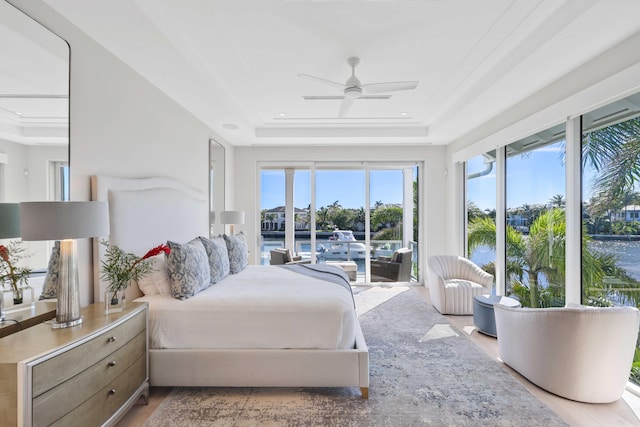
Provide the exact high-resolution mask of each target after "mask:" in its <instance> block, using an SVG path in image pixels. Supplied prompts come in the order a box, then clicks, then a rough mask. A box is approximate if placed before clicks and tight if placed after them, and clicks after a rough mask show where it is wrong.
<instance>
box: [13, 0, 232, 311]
mask: <svg viewBox="0 0 640 427" xmlns="http://www.w3.org/2000/svg"><path fill="white" fill-rule="evenodd" d="M10 3H11V4H13V5H15V6H16V7H18V8H19V9H21V10H22V11H24V12H26V13H27V14H29V15H30V16H31V17H33V18H34V19H36V20H37V21H39V22H40V23H42V24H44V25H45V26H47V27H48V28H50V29H51V30H52V31H53V32H55V33H56V34H58V35H59V36H60V37H62V38H63V39H65V40H66V41H67V42H68V43H69V45H70V47H71V85H70V91H71V94H70V119H69V123H70V167H71V190H70V191H71V199H72V200H89V199H90V176H91V175H95V174H104V175H111V176H118V177H147V176H160V177H168V178H174V179H177V180H180V181H182V182H183V183H185V184H187V185H189V186H190V187H192V188H193V189H195V190H198V191H203V192H208V191H209V180H208V173H209V161H208V156H209V139H210V138H214V139H216V141H218V142H220V143H221V144H223V145H225V146H226V151H227V155H228V156H229V157H230V158H232V157H233V152H232V148H231V147H229V145H228V144H227V143H226V142H225V141H224V140H223V139H222V138H221V137H219V135H217V134H216V133H215V132H214V131H213V130H211V129H210V128H208V127H207V126H205V125H204V124H203V123H202V122H200V121H199V120H197V119H196V118H195V117H193V115H191V114H190V113H188V112H187V111H186V110H184V109H183V108H182V107H181V106H179V105H178V104H177V103H176V102H174V101H173V100H171V99H170V98H169V97H167V96H166V95H165V94H164V93H163V92H161V91H159V90H158V89H157V88H156V87H155V86H153V85H151V84H150V83H149V82H148V81H146V80H145V79H143V78H142V77H141V76H140V75H138V74H137V73H135V72H134V71H133V70H132V69H131V68H129V67H128V66H127V65H125V64H124V63H122V62H121V61H120V60H118V59H117V58H116V57H114V56H113V55H112V54H111V53H109V52H108V51H106V50H105V49H104V48H103V47H102V46H100V45H98V44H97V43H96V42H94V41H93V40H92V39H90V38H89V37H87V36H86V35H85V34H84V33H83V32H81V31H80V30H79V29H78V28H76V27H75V26H74V25H72V24H71V23H70V22H68V21H67V20H66V19H65V18H63V17H61V16H60V15H59V14H57V13H56V12H55V11H53V10H52V9H51V8H50V7H48V6H47V5H46V4H44V3H43V2H42V1H41V0H11V1H10ZM203 215H208V212H203ZM78 255H79V258H80V259H79V269H80V271H79V274H80V282H81V283H82V288H81V304H82V305H87V304H89V303H90V302H92V301H93V276H92V271H93V270H92V269H93V268H94V266H93V263H92V255H91V243H90V241H89V240H88V239H86V240H81V241H79V242H78Z"/></svg>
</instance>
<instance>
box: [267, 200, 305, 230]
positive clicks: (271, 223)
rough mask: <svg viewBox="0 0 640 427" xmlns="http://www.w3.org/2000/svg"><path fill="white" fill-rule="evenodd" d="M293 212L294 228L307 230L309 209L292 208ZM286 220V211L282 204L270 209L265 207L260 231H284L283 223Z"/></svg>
mask: <svg viewBox="0 0 640 427" xmlns="http://www.w3.org/2000/svg"><path fill="white" fill-rule="evenodd" d="M293 209H294V212H295V216H296V217H295V229H296V230H308V229H309V221H308V220H307V218H308V217H309V211H307V210H306V209H298V208H293ZM285 221H286V213H285V207H284V206H278V207H275V208H272V209H267V210H266V211H265V213H264V218H263V219H262V224H261V228H262V231H284V224H285Z"/></svg>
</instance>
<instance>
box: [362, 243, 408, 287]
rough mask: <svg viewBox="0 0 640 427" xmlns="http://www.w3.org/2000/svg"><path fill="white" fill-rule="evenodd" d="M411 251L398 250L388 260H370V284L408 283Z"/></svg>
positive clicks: (406, 249) (381, 258)
mask: <svg viewBox="0 0 640 427" xmlns="http://www.w3.org/2000/svg"><path fill="white" fill-rule="evenodd" d="M412 258H413V251H412V250H411V249H409V248H401V249H398V250H397V251H395V252H394V253H393V255H391V257H390V258H386V257H380V258H378V259H373V260H371V281H372V282H409V281H411V265H412V262H413V260H412Z"/></svg>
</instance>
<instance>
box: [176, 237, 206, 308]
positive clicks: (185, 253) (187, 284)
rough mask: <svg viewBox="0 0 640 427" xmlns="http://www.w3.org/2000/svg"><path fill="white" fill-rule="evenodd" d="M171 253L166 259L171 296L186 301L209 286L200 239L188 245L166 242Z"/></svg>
mask: <svg viewBox="0 0 640 427" xmlns="http://www.w3.org/2000/svg"><path fill="white" fill-rule="evenodd" d="M167 246H169V248H171V253H170V254H169V255H167V257H166V264H167V274H168V275H169V284H170V287H171V295H172V296H173V297H174V298H177V299H181V300H184V299H187V298H189V297H192V296H194V295H195V294H197V293H198V292H200V291H201V290H203V289H206V288H208V287H209V285H210V275H211V273H210V272H209V271H210V270H209V259H208V257H207V252H206V251H205V250H204V246H203V245H202V242H200V239H197V238H196V239H193V240H191V241H190V242H189V243H184V244H180V243H176V242H172V241H168V242H167Z"/></svg>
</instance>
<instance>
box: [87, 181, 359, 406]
mask: <svg viewBox="0 0 640 427" xmlns="http://www.w3.org/2000/svg"><path fill="white" fill-rule="evenodd" d="M91 194H92V200H100V201H108V202H109V223H110V235H109V241H110V242H111V243H112V244H116V245H118V246H119V247H121V248H122V249H124V250H125V251H127V252H134V253H136V254H143V253H145V252H146V251H147V250H148V249H150V248H151V247H154V246H157V245H158V244H160V243H164V242H166V241H167V240H173V241H177V242H187V241H189V240H191V239H193V238H194V237H196V236H208V235H209V201H208V197H207V195H206V194H202V193H199V192H197V191H194V190H192V189H190V188H188V187H186V186H185V185H183V184H182V183H180V182H177V181H174V180H170V179H166V178H138V179H127V178H114V177H108V176H93V177H91ZM99 241H100V239H94V251H93V253H94V270H95V271H94V275H95V278H94V284H95V285H94V299H95V300H96V301H102V300H103V299H104V294H105V291H106V283H104V282H103V281H101V280H100V260H101V259H102V257H103V256H104V251H105V247H104V245H101V244H100V243H99ZM141 295H142V294H141V293H140V290H139V289H137V286H130V287H129V288H128V289H127V298H128V300H129V301H131V300H132V299H134V298H137V297H138V296H141ZM356 327H357V330H356V342H355V346H354V348H353V349H340V350H323V349H318V350H315V349H310V350H307V349H302V350H298V349H283V350H277V349H276V350H269V349H151V350H150V352H149V365H150V367H149V368H150V383H151V385H152V386H197V387H206V386H226V387H359V388H360V390H361V392H362V397H363V398H365V399H366V398H368V390H369V352H368V349H367V345H366V342H365V339H364V336H363V334H362V330H361V328H360V324H359V323H358V322H356ZM195 367H197V368H195Z"/></svg>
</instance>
